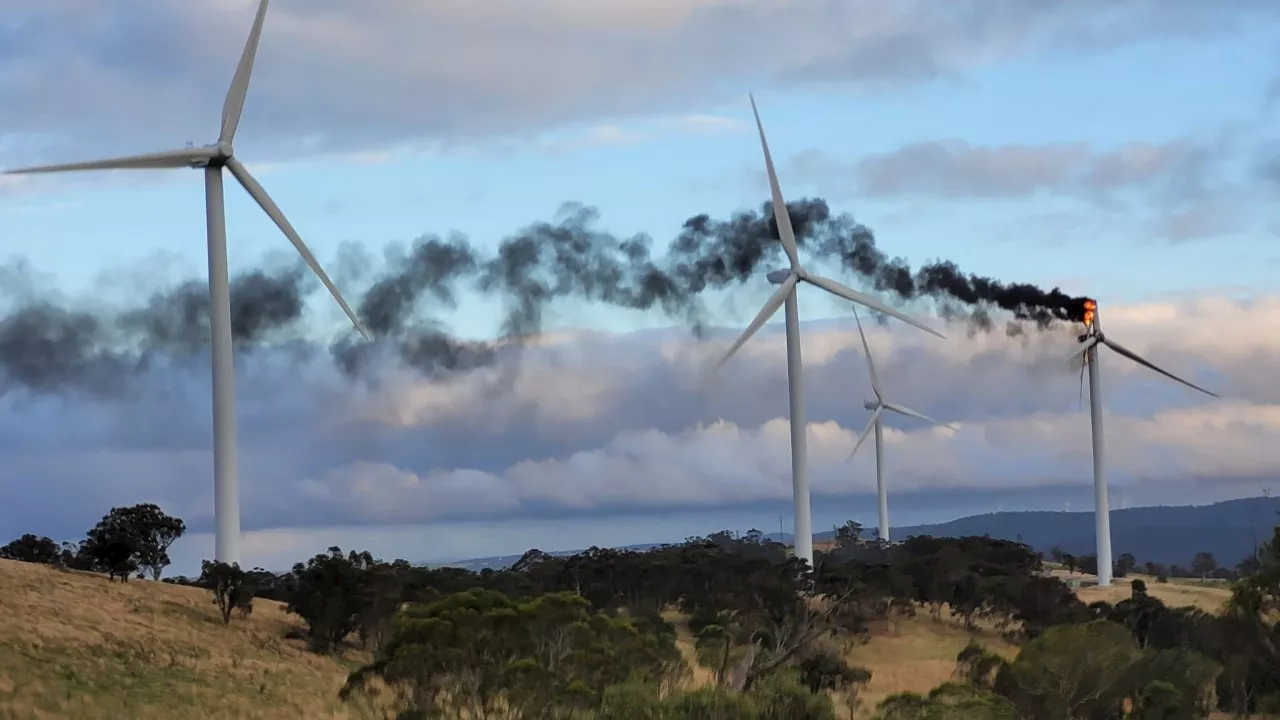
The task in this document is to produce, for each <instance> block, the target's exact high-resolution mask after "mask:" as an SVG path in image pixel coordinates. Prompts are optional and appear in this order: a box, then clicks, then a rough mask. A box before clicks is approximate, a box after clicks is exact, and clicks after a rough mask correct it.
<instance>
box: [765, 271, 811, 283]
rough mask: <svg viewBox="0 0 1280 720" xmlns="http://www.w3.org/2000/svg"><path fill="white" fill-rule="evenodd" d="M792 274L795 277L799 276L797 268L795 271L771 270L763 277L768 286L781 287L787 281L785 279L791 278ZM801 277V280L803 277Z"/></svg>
mask: <svg viewBox="0 0 1280 720" xmlns="http://www.w3.org/2000/svg"><path fill="white" fill-rule="evenodd" d="M793 272H794V273H796V274H797V275H799V274H800V273H799V268H797V269H796V270H772V271H770V272H769V274H768V275H765V279H767V280H768V281H769V284H770V285H781V284H782V283H784V282H786V281H787V278H789V277H791V273H793ZM801 277H802V278H803V275H802V276H801Z"/></svg>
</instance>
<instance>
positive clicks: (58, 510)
mask: <svg viewBox="0 0 1280 720" xmlns="http://www.w3.org/2000/svg"><path fill="white" fill-rule="evenodd" d="M1101 319H1102V322H1103V323H1104V327H1105V328H1106V330H1107V333H1108V335H1109V336H1110V337H1113V338H1115V339H1116V340H1118V341H1120V342H1121V343H1123V344H1124V345H1126V346H1127V347H1129V348H1131V349H1132V350H1134V351H1136V352H1138V353H1140V354H1142V355H1144V356H1146V357H1148V359H1150V360H1152V361H1154V362H1156V363H1157V364H1159V365H1161V366H1163V367H1165V368H1166V369H1168V370H1170V371H1172V372H1175V373H1178V374H1182V375H1184V376H1188V377H1189V378H1190V379H1192V380H1193V381H1196V382H1199V383H1201V384H1204V385H1207V386H1209V387H1210V388H1212V389H1215V390H1219V391H1221V392H1222V393H1223V395H1224V397H1225V399H1224V400H1223V401H1213V400H1211V399H1209V398H1206V397H1203V396H1199V395H1197V394H1196V393H1193V392H1191V391H1189V390H1186V389H1185V388H1182V387H1181V386H1178V385H1176V384H1174V383H1171V382H1168V381H1166V380H1164V379H1163V378H1160V377H1158V376H1156V375H1154V374H1152V373H1150V372H1149V371H1146V370H1143V369H1141V368H1137V367H1135V366H1133V365H1132V364H1131V363H1127V362H1124V361H1122V360H1121V359H1120V358H1119V357H1118V356H1115V355H1114V354H1109V355H1107V356H1106V357H1105V360H1104V364H1103V373H1104V378H1105V385H1106V388H1107V409H1108V415H1107V418H1106V423H1107V438H1108V447H1109V455H1108V458H1109V467H1110V470H1111V474H1112V475H1111V477H1112V480H1113V481H1114V482H1116V483H1117V484H1118V485H1119V486H1129V485H1134V484H1142V483H1160V484H1161V486H1162V487H1163V486H1165V485H1167V487H1168V488H1169V490H1168V492H1167V493H1165V494H1163V495H1161V497H1162V499H1164V500H1167V501H1170V502H1173V501H1176V499H1177V497H1176V493H1184V494H1186V493H1188V492H1191V491H1190V490H1187V488H1194V487H1195V486H1196V485H1197V484H1198V483H1212V484H1213V488H1215V490H1214V492H1217V493H1222V494H1227V495H1229V494H1231V493H1235V492H1238V491H1239V488H1241V487H1249V488H1253V489H1256V487H1257V484H1258V483H1259V482H1260V481H1264V480H1269V479H1274V478H1276V477H1277V476H1280V456H1277V455H1276V453H1275V452H1274V447H1273V445H1274V438H1275V437H1276V436H1277V433H1278V432H1280V386H1277V385H1276V383H1275V381H1274V368H1275V367H1276V365H1277V363H1280V333H1276V332H1270V331H1267V330H1266V329H1268V328H1276V327H1280V296H1262V297H1257V298H1254V299H1251V300H1246V301H1233V300H1228V299H1224V298H1214V297H1200V298H1184V299H1179V300H1178V301H1176V302H1174V301H1166V302H1150V303H1142V304H1137V305H1115V306H1111V305H1107V304H1105V303H1104V304H1103V306H1102V315H1101ZM956 330H958V328H953V337H952V339H950V340H947V341H942V340H938V339H936V338H933V337H930V336H927V335H925V334H923V333H919V332H915V331H911V330H910V329H908V328H903V327H901V326H897V325H894V326H891V330H889V329H884V328H880V327H878V326H874V324H873V326H872V327H871V328H870V329H869V332H868V339H869V342H870V343H871V346H872V351H873V352H874V353H875V357H876V361H877V367H878V368H879V370H880V375H881V383H882V387H883V388H884V390H885V392H886V394H887V396H888V397H889V398H891V399H892V400H895V401H897V402H900V403H902V404H904V405H907V406H909V407H913V408H916V409H918V410H921V411H923V412H925V413H927V414H930V415H932V416H934V417H937V418H939V419H941V420H944V421H953V422H956V423H957V424H958V425H959V426H960V431H959V432H958V433H954V434H952V433H950V432H948V431H946V430H942V429H937V428H930V427H924V426H923V425H922V424H920V423H915V422H913V421H912V422H899V421H898V420H897V419H894V418H891V419H890V422H889V425H890V430H889V431H888V432H887V434H886V452H887V453H888V458H889V459H888V462H889V468H890V470H889V473H890V476H891V482H892V484H893V485H892V486H893V488H894V492H895V493H910V492H913V491H924V490H928V491H931V492H941V491H949V490H955V489H959V488H968V489H970V491H971V492H973V493H982V492H993V491H1000V492H1008V493H1013V494H1020V497H1023V498H1026V497H1029V496H1028V495H1027V493H1033V494H1034V492H1036V491H1037V488H1052V487H1061V486H1084V485H1086V484H1087V482H1088V477H1089V472H1090V463H1089V427H1088V416H1087V413H1085V412H1084V411H1082V410H1081V409H1080V408H1079V406H1078V398H1077V392H1078V389H1077V371H1076V369H1075V368H1073V367H1072V366H1070V365H1069V364H1068V363H1066V361H1065V358H1066V356H1067V350H1068V349H1069V347H1070V345H1071V343H1072V342H1073V338H1072V335H1071V333H1070V332H1065V331H1064V332H1060V333H1045V334H1034V335H1029V336H1026V337H1023V338H1016V339H1011V338H1008V337H1005V336H1004V335H1003V334H1002V333H999V332H997V333H993V334H988V335H977V336H975V337H965V335H964V333H963V332H955V331H956ZM719 337H720V338H721V339H718V340H716V341H713V342H705V343H699V342H695V341H692V340H691V339H687V337H686V336H685V335H684V334H683V333H682V332H672V331H646V332H642V333H635V334H608V333H573V332H566V333H562V334H561V335H560V336H559V337H555V338H550V339H548V340H547V341H545V342H543V343H541V344H539V345H537V346H535V347H531V348H530V349H529V350H528V351H527V352H526V353H525V355H524V357H523V359H522V360H521V363H520V364H519V366H517V367H512V368H506V369H504V370H502V371H499V370H498V369H490V370H485V371H479V372H475V373H471V374H469V375H464V376H456V377H452V378H447V379H444V380H441V381H438V382H427V381H425V380H422V379H419V378H417V377H416V376H412V375H408V374H403V373H393V374H389V375H386V376H384V377H383V378H381V380H380V382H379V384H378V385H377V386H375V387H365V386H351V385H348V384H345V383H343V382H341V381H339V380H338V379H337V377H336V376H335V375H334V374H333V373H332V371H331V370H329V369H328V367H327V362H326V361H320V362H316V363H311V364H305V365H301V366H300V365H296V364H294V365H281V364H280V363H278V362H262V363H259V362H257V361H255V360H254V359H253V357H252V356H251V357H249V358H246V359H245V362H244V365H243V367H242V368H241V371H240V376H239V380H240V392H241V397H242V399H241V405H240V442H241V448H240V449H241V455H240V469H241V487H242V497H243V506H244V518H245V522H246V525H247V527H248V528H250V529H265V528H285V527H289V528H306V527H311V528H320V527H347V528H351V527H357V526H373V525H377V526H384V525H399V526H411V525H418V524H423V523H426V524H428V525H434V524H438V523H458V522H471V523H473V524H476V523H484V522H489V523H493V522H509V521H513V520H515V519H524V520H532V519H536V518H549V517H566V516H569V515H575V516H581V515H583V514H586V515H588V516H591V515H597V516H598V515H600V514H602V513H604V514H611V515H618V514H632V515H634V514H636V513H646V512H650V513H651V512H663V513H667V512H674V511H680V512H687V511H690V510H693V509H702V510H703V511H705V512H710V511H712V510H715V509H723V508H726V507H745V506H747V505H751V504H760V503H765V504H769V503H778V502H784V501H785V500H786V498H788V497H789V494H790V480H789V478H790V465H789V454H788V452H789V451H788V447H789V439H788V437H789V435H788V424H787V422H786V420H785V418H784V417H783V414H784V413H785V412H786V407H787V404H786V382H785V365H784V363H785V353H784V349H783V342H782V337H781V333H780V332H778V331H777V328H776V327H770V328H767V329H766V330H765V331H763V332H762V333H761V334H760V335H759V336H757V337H756V338H754V339H753V340H752V342H751V343H749V344H748V345H747V346H746V347H745V348H744V349H743V352H742V353H741V355H740V356H738V357H736V358H735V359H734V360H733V361H732V362H731V363H730V364H728V365H727V366H726V367H725V368H724V370H723V372H722V374H721V376H719V377H718V378H716V381H715V382H712V383H708V382H706V381H705V376H704V375H703V371H704V370H705V367H706V361H707V359H708V358H709V357H711V356H712V355H713V354H714V352H715V351H716V350H718V349H720V348H722V347H723V342H724V341H725V340H727V336H726V334H721V335H720V336H719ZM804 337H805V361H806V376H807V380H806V383H807V388H808V409H809V413H810V414H809V425H808V432H809V438H810V442H809V450H810V459H811V469H812V480H813V486H814V491H815V493H817V495H818V496H819V497H827V498H841V497H846V498H848V497H854V496H857V495H861V494H865V493H867V492H870V490H871V488H872V482H873V480H872V478H873V469H872V465H871V453H870V447H867V448H864V449H863V450H861V451H860V452H859V457H858V458H857V459H855V461H854V462H853V463H851V464H849V465H846V464H845V458H846V456H847V454H848V452H849V450H850V449H851V448H852V446H853V443H854V439H855V437H856V434H857V433H858V432H860V431H861V428H862V427H863V425H864V424H865V422H866V415H867V414H866V412H865V411H864V410H863V409H862V408H861V400H862V399H863V398H864V397H866V396H867V395H868V394H869V388H868V387H867V383H866V381H865V377H866V371H865V367H864V365H863V364H862V360H861V353H860V351H859V345H858V341H857V335H856V334H855V333H853V332H852V328H851V326H850V323H849V322H848V321H839V322H823V323H809V324H807V325H806V329H805V331H804ZM282 372H284V373H286V374H284V375H282V374H281V373H282ZM155 379H156V381H157V382H156V384H155V386H154V389H152V390H145V391H143V392H142V393H141V394H140V395H138V396H136V397H134V398H132V399H130V400H129V401H127V402H123V403H120V404H106V403H104V402H96V401H90V400H86V399H83V398H76V397H74V396H66V397H63V398H46V399H39V398H26V399H24V398H23V397H22V396H18V395H10V396H7V397H5V398H4V399H3V401H0V429H3V436H4V437H6V438H8V439H9V444H10V447H8V448H5V449H4V457H5V467H4V473H3V474H0V501H2V502H0V526H3V527H9V526H10V525H14V526H15V528H16V526H17V525H19V524H22V525H23V527H27V526H29V525H35V527H32V528H31V529H33V530H40V531H42V532H46V533H49V534H53V535H58V534H63V535H65V534H67V533H65V532H60V530H59V529H60V528H76V527H78V526H79V525H81V524H83V523H85V522H91V521H92V520H93V519H96V517H98V516H100V515H101V514H102V513H103V512H104V511H105V509H106V508H109V507H110V506H111V505H113V504H119V503H124V502H142V501H156V502H161V503H163V504H164V505H165V506H166V507H170V508H173V509H174V510H175V511H176V512H179V513H180V514H182V515H183V516H184V517H186V518H187V520H188V522H189V524H191V525H192V526H193V527H194V528H196V529H197V530H198V529H199V528H201V527H205V526H206V525H207V522H208V519H209V517H208V515H209V510H210V508H211V488H210V487H209V480H208V478H209V477H210V476H211V468H210V457H209V451H208V447H209V446H208V442H209V441H208V432H209V428H208V420H207V409H206V403H207V400H206V399H205V398H207V382H208V381H207V376H206V375H205V374H204V373H203V371H199V372H197V371H192V374H190V375H178V376H165V377H163V378H162V377H156V378H155ZM161 380H163V382H160V381H161ZM1178 488H1182V489H1178ZM1196 492H1199V491H1196ZM824 502H826V501H824ZM477 527H478V525H477ZM45 528H49V529H45ZM309 532H310V531H309ZM314 532H319V531H314ZM587 544H589V542H588V543H587ZM320 549H323V548H320Z"/></svg>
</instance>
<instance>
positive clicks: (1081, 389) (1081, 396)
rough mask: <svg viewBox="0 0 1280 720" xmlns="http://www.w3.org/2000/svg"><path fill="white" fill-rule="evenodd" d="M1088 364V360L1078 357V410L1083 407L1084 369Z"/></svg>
mask: <svg viewBox="0 0 1280 720" xmlns="http://www.w3.org/2000/svg"><path fill="white" fill-rule="evenodd" d="M1088 366H1089V361H1088V360H1086V359H1085V358H1084V356H1081V357H1080V408H1079V409H1080V410H1083V409H1084V370H1085V368H1086V367H1088Z"/></svg>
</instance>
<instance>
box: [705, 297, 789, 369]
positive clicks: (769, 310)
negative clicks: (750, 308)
mask: <svg viewBox="0 0 1280 720" xmlns="http://www.w3.org/2000/svg"><path fill="white" fill-rule="evenodd" d="M797 282H798V279H797V278H796V276H795V275H791V276H789V277H787V279H786V280H783V281H782V285H780V286H779V287H778V290H777V292H775V293H774V294H773V297H771V298H769V301H768V302H766V303H765V304H764V307H762V308H760V312H759V313H758V314H757V315H756V319H755V320H752V321H751V324H750V325H748V326H747V329H746V330H744V331H743V332H742V334H741V335H739V336H738V339H737V340H735V341H734V342H733V345H731V346H729V349H728V350H727V351H726V352H725V354H724V355H722V356H721V357H720V360H719V361H718V362H717V363H716V364H715V366H714V367H713V368H712V372H715V371H716V370H719V369H720V368H722V367H724V364H725V363H727V362H729V358H731V357H733V354H734V353H736V352H738V349H739V348H741V347H742V346H743V344H745V343H746V342H747V340H750V339H751V336H752V335H755V334H756V333H757V332H759V330H760V328H762V327H764V324H765V323H767V322H769V318H771V317H773V314H774V313H776V312H778V308H780V307H782V303H784V302H786V301H787V295H789V294H791V293H792V292H794V291H795V289H796V283H797Z"/></svg>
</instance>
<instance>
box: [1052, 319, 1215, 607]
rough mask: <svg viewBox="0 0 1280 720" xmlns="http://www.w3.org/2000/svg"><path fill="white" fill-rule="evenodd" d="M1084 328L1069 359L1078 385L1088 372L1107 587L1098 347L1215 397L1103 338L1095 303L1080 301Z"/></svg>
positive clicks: (1101, 562) (1101, 576) (1097, 524)
mask: <svg viewBox="0 0 1280 720" xmlns="http://www.w3.org/2000/svg"><path fill="white" fill-rule="evenodd" d="M1084 327H1085V332H1084V334H1083V335H1081V336H1080V337H1079V341H1080V344H1079V345H1077V346H1076V349H1075V350H1073V351H1072V353H1071V357H1070V359H1071V360H1073V361H1074V360H1076V359H1077V358H1079V360H1080V362H1081V369H1080V372H1081V383H1082V384H1083V377H1084V371H1085V370H1086V369H1088V371H1089V420H1090V423H1091V425H1092V428H1093V512H1094V530H1095V532H1096V534H1097V544H1098V550H1097V552H1098V585H1100V586H1104V587H1105V586H1107V585H1110V584H1111V510H1110V508H1109V507H1108V504H1107V502H1108V501H1107V479H1106V445H1105V442H1104V440H1103V432H1102V383H1101V379H1100V374H1101V373H1100V371H1099V369H1098V346H1100V345H1106V346H1107V347H1109V348H1111V349H1112V350H1114V351H1115V352H1116V353H1117V354H1119V355H1121V356H1123V357H1126V358H1128V359H1130V360H1132V361H1133V362H1135V363H1137V364H1139V365H1142V366H1143V367H1146V368H1148V369H1150V370H1154V371H1155V372H1158V373H1160V374H1161V375H1164V376H1165V377H1167V378H1169V379H1171V380H1174V381H1177V382H1179V383H1182V384H1183V385H1186V386H1187V387H1189V388H1191V389H1193V390H1198V391H1200V392H1202V393H1204V394H1205V395H1209V396H1211V397H1215V398H1216V397H1218V395H1217V394H1216V393H1213V392H1210V391H1208V390H1205V389H1204V388H1202V387H1200V386H1199V385H1196V384H1195V383H1192V382H1189V381H1187V380H1183V379H1182V378H1180V377H1178V376H1176V375H1174V374H1173V373H1170V372H1168V371H1165V370H1162V369H1160V368H1158V367H1156V366H1155V365H1153V364H1151V363H1150V362H1148V361H1147V360H1145V359H1143V358H1142V357H1140V356H1138V354H1137V353H1135V352H1133V351H1132V350H1129V349H1128V348H1126V347H1124V346H1123V345H1121V344H1120V343H1118V342H1116V341H1114V340H1112V339H1111V338H1109V337H1107V336H1106V335H1104V334H1103V333H1102V327H1101V325H1100V324H1099V323H1098V303H1097V302H1096V301H1094V300H1085V302H1084Z"/></svg>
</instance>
